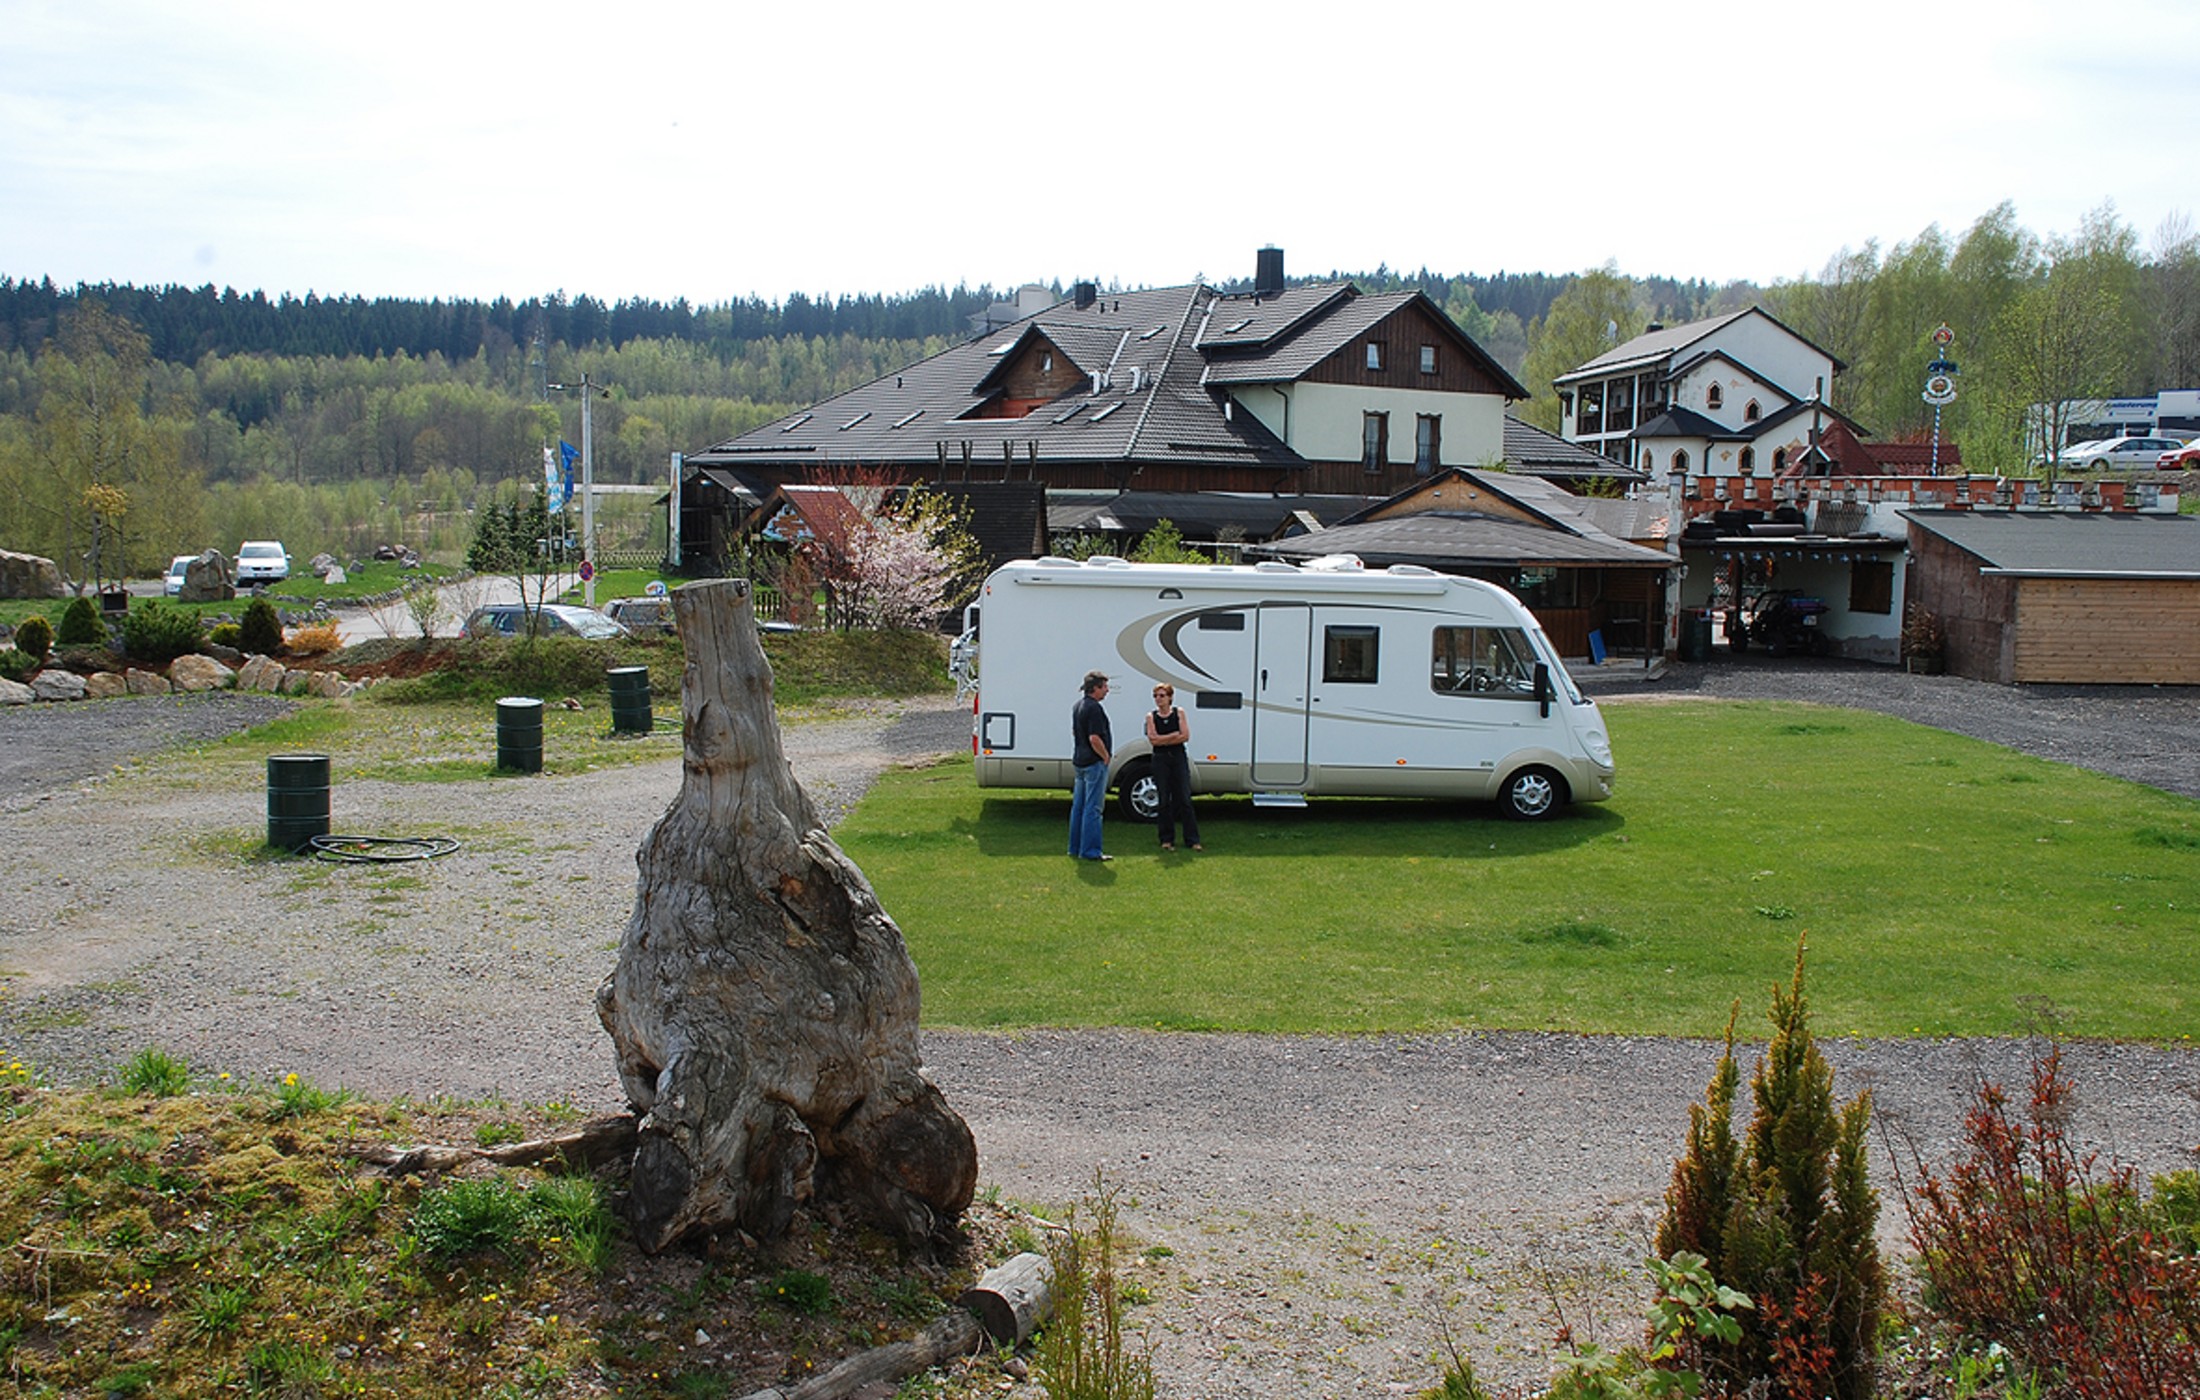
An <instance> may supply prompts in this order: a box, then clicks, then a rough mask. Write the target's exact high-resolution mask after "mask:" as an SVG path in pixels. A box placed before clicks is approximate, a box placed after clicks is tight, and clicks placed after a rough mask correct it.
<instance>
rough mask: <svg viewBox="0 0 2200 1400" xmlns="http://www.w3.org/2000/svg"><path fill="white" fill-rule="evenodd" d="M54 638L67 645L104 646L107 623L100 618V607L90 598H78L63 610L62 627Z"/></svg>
mask: <svg viewBox="0 0 2200 1400" xmlns="http://www.w3.org/2000/svg"><path fill="white" fill-rule="evenodd" d="M54 640H55V641H57V642H59V643H61V645H63V646H65V647H70V646H104V645H105V644H106V642H107V624H105V623H104V622H101V621H100V620H99V609H97V608H95V607H93V606H92V600H91V599H89V598H82V597H80V598H77V599H75V600H74V601H73V602H71V603H70V604H69V606H67V607H65V608H63V609H62V610H61V629H60V631H58V632H57V633H55V634H54Z"/></svg>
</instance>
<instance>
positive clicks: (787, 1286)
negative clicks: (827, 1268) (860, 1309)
mask: <svg viewBox="0 0 2200 1400" xmlns="http://www.w3.org/2000/svg"><path fill="white" fill-rule="evenodd" d="M756 1296H757V1297H758V1298H759V1299H760V1300H761V1301H763V1302H766V1303H773V1304H776V1305H778V1306H779V1307H782V1308H785V1309H787V1310H788V1311H789V1312H798V1313H804V1314H807V1315H808V1316H811V1317H822V1316H823V1315H824V1314H826V1313H829V1312H831V1311H832V1310H833V1309H834V1307H835V1306H836V1305H837V1300H835V1299H834V1297H833V1283H832V1280H831V1279H828V1278H826V1277H825V1276H824V1275H823V1274H813V1273H811V1272H810V1271H809V1270H807V1269H782V1270H780V1272H779V1274H778V1276H777V1277H775V1278H771V1279H763V1280H759V1281H758V1282H757V1285H756Z"/></svg>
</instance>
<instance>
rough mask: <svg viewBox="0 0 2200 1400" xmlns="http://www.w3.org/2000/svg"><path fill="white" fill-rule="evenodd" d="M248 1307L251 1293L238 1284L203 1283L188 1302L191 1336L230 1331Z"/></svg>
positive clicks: (222, 1333)
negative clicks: (194, 1296)
mask: <svg viewBox="0 0 2200 1400" xmlns="http://www.w3.org/2000/svg"><path fill="white" fill-rule="evenodd" d="M251 1306H252V1290H251V1289H249V1288H247V1287H245V1286H243V1285H241V1284H234V1285H232V1284H219V1283H209V1284H203V1285H201V1286H200V1288H199V1296H198V1297H197V1298H195V1299H193V1300H192V1302H191V1312H190V1318H191V1320H190V1331H191V1335H192V1336H194V1337H219V1336H222V1335H224V1334H225V1333H229V1332H234V1331H236V1330H237V1324H238V1323H239V1322H240V1321H242V1320H243V1318H244V1315H245V1310H246V1309H247V1308H249V1307H251Z"/></svg>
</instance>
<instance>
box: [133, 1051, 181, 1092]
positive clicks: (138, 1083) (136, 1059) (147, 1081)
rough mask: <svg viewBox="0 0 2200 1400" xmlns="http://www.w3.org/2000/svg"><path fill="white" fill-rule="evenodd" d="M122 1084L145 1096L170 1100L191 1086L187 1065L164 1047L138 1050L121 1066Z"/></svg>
mask: <svg viewBox="0 0 2200 1400" xmlns="http://www.w3.org/2000/svg"><path fill="white" fill-rule="evenodd" d="M122 1087H123V1088H125V1089H128V1090H129V1091H130V1092H131V1093H133V1094H143V1095H145V1096H146V1097H148V1098H155V1099H172V1098H175V1097H176V1096H177V1095H178V1094H181V1093H182V1092H184V1090H186V1089H188V1088H190V1087H191V1067H190V1066H189V1065H187V1064H185V1063H184V1062H183V1061H181V1060H179V1059H177V1058H176V1057H175V1056H173V1055H171V1054H169V1053H168V1052H167V1051H165V1050H152V1049H146V1050H140V1051H138V1052H137V1054H136V1055H134V1056H132V1057H131V1060H130V1063H128V1064H126V1065H124V1066H123V1067H122Z"/></svg>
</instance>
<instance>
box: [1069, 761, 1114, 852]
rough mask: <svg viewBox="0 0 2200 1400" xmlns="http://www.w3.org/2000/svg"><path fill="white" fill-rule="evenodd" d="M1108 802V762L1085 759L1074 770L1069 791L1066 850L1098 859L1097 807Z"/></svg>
mask: <svg viewBox="0 0 2200 1400" xmlns="http://www.w3.org/2000/svg"><path fill="white" fill-rule="evenodd" d="M1107 804H1108V765H1106V764H1105V763H1088V764H1086V765H1085V766H1084V767H1082V768H1080V769H1078V770H1077V782H1076V784H1075V786H1073V787H1071V788H1070V795H1069V853H1070V854H1071V855H1073V856H1083V857H1084V858H1085V859H1086V860H1098V859H1100V810H1101V809H1102V808H1103V807H1105V806H1107Z"/></svg>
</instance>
